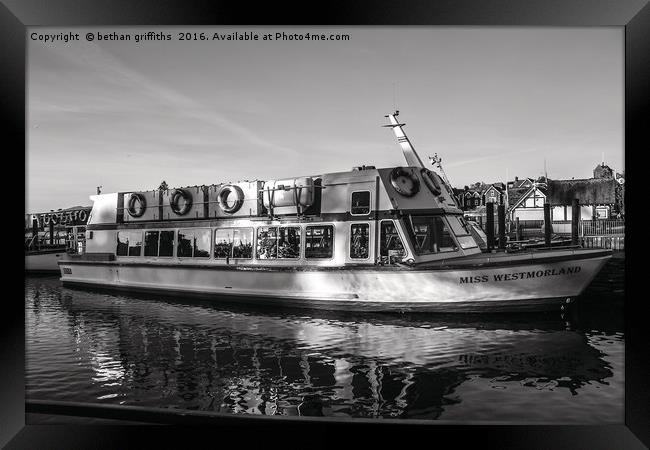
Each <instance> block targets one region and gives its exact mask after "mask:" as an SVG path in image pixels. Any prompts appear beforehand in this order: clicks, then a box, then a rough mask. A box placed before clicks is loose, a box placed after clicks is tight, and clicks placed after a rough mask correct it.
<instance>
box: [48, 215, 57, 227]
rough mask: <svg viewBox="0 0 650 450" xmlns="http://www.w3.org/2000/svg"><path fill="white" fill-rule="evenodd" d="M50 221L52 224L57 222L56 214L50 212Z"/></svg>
mask: <svg viewBox="0 0 650 450" xmlns="http://www.w3.org/2000/svg"><path fill="white" fill-rule="evenodd" d="M50 222H52V223H53V224H54V225H56V224H58V223H59V220H58V218H57V217H56V214H50Z"/></svg>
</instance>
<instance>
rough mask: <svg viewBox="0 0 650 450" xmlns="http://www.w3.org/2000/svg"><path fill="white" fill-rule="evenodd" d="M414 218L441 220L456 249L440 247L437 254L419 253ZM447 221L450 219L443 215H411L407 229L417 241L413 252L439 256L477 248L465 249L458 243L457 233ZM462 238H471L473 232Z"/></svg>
mask: <svg viewBox="0 0 650 450" xmlns="http://www.w3.org/2000/svg"><path fill="white" fill-rule="evenodd" d="M413 217H431V218H434V219H433V220H434V221H435V218H436V217H437V218H439V219H440V220H441V221H442V223H443V225H444V226H445V227H446V228H447V232H448V233H449V236H450V237H451V240H452V242H453V243H454V246H455V248H449V247H440V246H438V251H437V252H425V253H421V252H419V251H418V248H419V245H418V243H417V234H416V232H415V228H414V227H413V221H412V219H413ZM456 217H460V216H456ZM447 219H448V217H447V215H445V214H442V215H441V214H424V215H409V217H408V220H409V223H408V224H407V225H406V227H407V228H409V229H410V230H411V232H412V233H413V239H415V242H413V252H414V253H415V254H416V255H417V256H429V255H439V254H441V253H454V252H458V251H460V250H468V249H471V248H476V247H467V248H463V247H462V246H461V245H460V243H459V242H458V239H457V238H456V233H455V232H454V229H453V228H452V226H451V223H450V222H449V221H448V220H447ZM459 220H460V219H459ZM467 226H468V227H469V226H471V225H469V224H468V225H467ZM460 236H471V232H470V234H463V235H460ZM442 248H445V249H448V250H441V249H442Z"/></svg>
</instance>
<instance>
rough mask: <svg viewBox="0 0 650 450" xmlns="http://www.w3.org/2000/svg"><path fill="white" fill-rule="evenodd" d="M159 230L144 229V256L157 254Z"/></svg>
mask: <svg viewBox="0 0 650 450" xmlns="http://www.w3.org/2000/svg"><path fill="white" fill-rule="evenodd" d="M159 237H160V232H159V231H146V232H145V233H144V256H158V239H159Z"/></svg>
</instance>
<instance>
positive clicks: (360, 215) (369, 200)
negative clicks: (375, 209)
mask: <svg viewBox="0 0 650 450" xmlns="http://www.w3.org/2000/svg"><path fill="white" fill-rule="evenodd" d="M359 192H367V193H368V212H367V213H365V214H354V213H353V212H352V196H353V195H354V194H357V193H359ZM370 213H372V192H371V191H370V190H368V189H364V190H360V191H352V192H350V215H351V216H354V217H365V216H369V215H370Z"/></svg>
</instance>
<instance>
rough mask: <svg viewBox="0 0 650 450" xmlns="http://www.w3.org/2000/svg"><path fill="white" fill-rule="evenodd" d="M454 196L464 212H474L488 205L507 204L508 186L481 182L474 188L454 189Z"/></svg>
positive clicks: (474, 185)
mask: <svg viewBox="0 0 650 450" xmlns="http://www.w3.org/2000/svg"><path fill="white" fill-rule="evenodd" d="M454 196H455V197H456V200H458V204H459V205H460V208H461V209H462V210H463V211H474V210H476V209H478V208H480V207H482V206H485V205H486V204H487V203H494V204H495V205H502V204H505V198H506V186H505V184H503V183H501V182H497V183H491V184H486V183H480V182H479V183H475V184H473V185H472V186H465V188H464V189H456V188H454Z"/></svg>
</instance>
